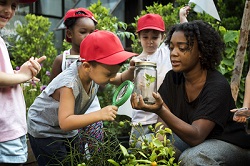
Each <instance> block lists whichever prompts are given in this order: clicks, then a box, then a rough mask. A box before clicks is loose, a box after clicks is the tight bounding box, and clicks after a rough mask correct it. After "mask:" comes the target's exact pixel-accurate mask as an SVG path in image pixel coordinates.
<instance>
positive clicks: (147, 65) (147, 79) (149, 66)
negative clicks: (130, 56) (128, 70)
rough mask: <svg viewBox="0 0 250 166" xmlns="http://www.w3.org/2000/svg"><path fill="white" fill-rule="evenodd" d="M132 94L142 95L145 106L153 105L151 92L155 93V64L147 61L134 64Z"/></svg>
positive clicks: (153, 99) (153, 100)
mask: <svg viewBox="0 0 250 166" xmlns="http://www.w3.org/2000/svg"><path fill="white" fill-rule="evenodd" d="M134 76H135V77H134V84H135V86H134V92H135V93H136V94H137V95H138V96H139V95H142V97H143V100H144V102H145V103H146V104H154V103H155V98H154V97H153V96H152V93H153V92H157V71H156V63H154V62H149V61H140V62H135V71H134Z"/></svg>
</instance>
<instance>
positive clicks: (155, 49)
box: [130, 6, 190, 142]
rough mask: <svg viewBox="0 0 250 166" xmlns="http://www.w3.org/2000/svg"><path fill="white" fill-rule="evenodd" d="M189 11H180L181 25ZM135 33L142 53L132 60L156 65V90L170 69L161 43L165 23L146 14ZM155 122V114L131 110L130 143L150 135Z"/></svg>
mask: <svg viewBox="0 0 250 166" xmlns="http://www.w3.org/2000/svg"><path fill="white" fill-rule="evenodd" d="M189 10H190V7H189V6H185V7H183V8H181V9H180V12H179V16H180V21H181V23H182V22H187V19H186V17H187V14H188V12H189ZM136 32H137V33H138V38H139V41H140V42H141V45H142V48H143V51H142V53H141V54H140V55H139V56H137V57H134V58H133V59H134V61H151V62H155V63H156V66H157V89H158V88H159V87H160V85H161V83H162V81H163V79H164V77H165V75H166V73H167V72H168V71H169V70H170V69H172V65H171V63H170V58H169V55H170V52H169V49H168V47H167V46H166V45H165V43H162V42H163V40H164V38H165V23H164V21H163V19H162V17H161V16H160V15H158V14H146V15H144V16H142V17H140V18H139V20H138V24H137V31H136ZM161 43H162V44H161ZM160 44H161V46H160ZM159 46H160V47H159ZM157 120H158V116H157V115H156V114H155V113H152V112H145V111H143V110H133V111H132V119H131V121H132V124H133V126H135V127H132V130H131V137H130V142H132V137H135V138H138V137H140V136H143V135H146V134H149V133H151V132H152V131H151V130H149V129H148V126H149V125H154V124H156V123H157Z"/></svg>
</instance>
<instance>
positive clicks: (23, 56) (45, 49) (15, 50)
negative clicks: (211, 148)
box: [8, 14, 57, 109]
mask: <svg viewBox="0 0 250 166" xmlns="http://www.w3.org/2000/svg"><path fill="white" fill-rule="evenodd" d="M25 21H26V22H25V23H24V24H23V25H21V24H20V25H18V26H17V28H16V32H17V37H16V36H11V37H10V38H9V39H8V40H9V41H10V42H11V43H13V45H14V46H13V47H11V48H10V50H9V51H10V54H11V55H12V57H13V58H12V60H11V63H12V66H13V67H15V68H16V69H17V70H18V68H19V66H21V65H22V64H23V63H24V62H26V61H27V60H28V59H29V58H30V57H41V56H43V55H46V57H47V59H46V60H45V61H44V62H43V63H42V69H41V71H40V73H39V74H38V75H37V77H38V78H40V82H30V83H25V84H23V85H22V86H23V94H24V98H25V102H26V107H27V109H28V108H29V107H30V105H31V104H32V103H33V101H34V99H35V98H36V97H37V96H38V95H39V94H40V93H41V91H42V90H43V89H44V88H45V87H46V85H47V84H48V82H49V77H48V76H49V75H50V72H49V71H50V70H51V64H52V63H53V59H54V56H55V55H56V54H57V51H56V49H55V47H54V44H53V38H54V34H53V32H50V31H49V27H50V25H51V22H50V21H49V19H48V18H45V17H43V16H36V15H33V14H28V15H26V16H25ZM16 39H18V40H16Z"/></svg>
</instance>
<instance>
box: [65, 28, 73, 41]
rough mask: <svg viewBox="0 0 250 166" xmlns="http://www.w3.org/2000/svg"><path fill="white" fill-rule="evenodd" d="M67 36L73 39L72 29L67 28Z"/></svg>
mask: <svg viewBox="0 0 250 166" xmlns="http://www.w3.org/2000/svg"><path fill="white" fill-rule="evenodd" d="M66 36H67V37H68V38H69V39H71V38H72V31H71V30H70V29H66Z"/></svg>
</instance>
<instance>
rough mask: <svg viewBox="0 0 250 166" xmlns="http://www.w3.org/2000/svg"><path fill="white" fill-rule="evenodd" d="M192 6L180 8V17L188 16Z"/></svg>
mask: <svg viewBox="0 0 250 166" xmlns="http://www.w3.org/2000/svg"><path fill="white" fill-rule="evenodd" d="M190 9H191V8H190V6H184V7H182V8H181V9H180V11H179V15H180V17H187V15H188V14H189V11H190Z"/></svg>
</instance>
